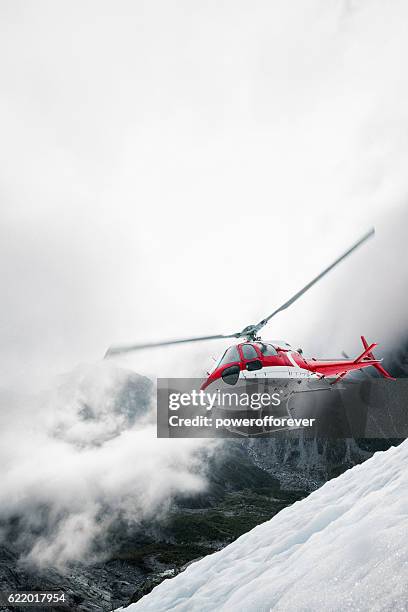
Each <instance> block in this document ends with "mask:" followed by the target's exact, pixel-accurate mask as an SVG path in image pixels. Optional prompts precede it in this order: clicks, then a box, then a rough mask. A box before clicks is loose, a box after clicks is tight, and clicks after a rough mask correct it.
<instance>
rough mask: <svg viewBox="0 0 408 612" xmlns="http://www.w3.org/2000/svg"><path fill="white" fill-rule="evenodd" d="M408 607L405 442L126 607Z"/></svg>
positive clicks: (160, 610)
mask: <svg viewBox="0 0 408 612" xmlns="http://www.w3.org/2000/svg"><path fill="white" fill-rule="evenodd" d="M270 609H272V610H274V611H275V610H279V611H285V612H292V611H293V612H294V611H296V612H299V611H310V612H312V611H313V612H316V611H325V612H326V611H330V612H340V611H341V612H343V611H345V610H353V611H354V610H359V611H360V612H362V611H364V612H365V611H367V612H368V611H370V612H374V611H378V610H381V611H385V610H386V611H391V610H392V611H395V610H407V609H408V441H406V442H404V443H403V444H401V445H400V446H398V447H396V448H391V449H390V450H388V451H386V452H383V453H376V454H375V455H374V457H373V458H372V459H369V460H368V461H367V462H365V463H364V464H362V465H358V466H356V467H354V468H353V469H351V470H349V471H347V472H345V473H344V474H343V475H342V476H340V477H339V478H336V479H334V480H332V481H330V482H328V483H327V484H325V485H324V486H323V487H322V488H320V489H318V490H317V491H315V492H314V493H312V494H311V495H310V496H309V497H307V498H306V499H304V500H302V501H300V502H297V503H295V504H294V505H293V506H291V507H289V508H286V509H284V510H282V511H281V512H280V513H279V514H277V515H276V516H275V517H274V518H273V519H272V520H270V521H268V522H266V523H263V524H262V525H259V526H258V527H256V528H255V529H253V530H252V531H250V532H249V533H247V534H245V535H243V536H242V537H240V538H239V539H238V540H236V541H235V542H234V543H232V544H230V545H229V546H227V547H226V548H224V549H223V550H221V551H219V552H217V553H215V554H213V555H209V556H208V557H205V558H204V559H202V560H200V561H198V562H196V563H194V564H192V565H191V566H190V567H188V568H187V569H186V570H185V571H184V572H183V573H181V574H179V575H178V576H177V577H175V578H173V579H171V580H165V581H164V582H163V583H162V584H160V585H159V586H158V587H156V588H155V589H154V590H153V591H152V592H151V593H150V594H149V595H146V596H145V597H143V598H142V599H141V600H140V601H138V602H137V603H135V604H132V605H131V606H129V607H128V608H126V610H127V612H142V611H143V612H164V611H166V612H168V611H170V610H171V611H172V612H176V611H177V612H181V611H183V612H206V611H208V612H210V611H211V612H215V611H217V612H218V611H227V610H228V611H231V612H232V611H234V612H241V611H242V612H243V611H245V612H261V611H262V612H264V611H265V612H268V611H269V610H270Z"/></svg>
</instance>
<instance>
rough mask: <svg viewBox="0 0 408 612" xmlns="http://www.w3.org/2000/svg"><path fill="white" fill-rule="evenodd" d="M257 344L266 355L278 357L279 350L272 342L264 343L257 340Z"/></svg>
mask: <svg viewBox="0 0 408 612" xmlns="http://www.w3.org/2000/svg"><path fill="white" fill-rule="evenodd" d="M256 344H257V346H258V347H259V350H260V351H261V353H262V355H264V356H265V357H276V355H277V354H278V351H277V350H276V348H275V347H274V346H273V345H272V344H264V343H263V342H257V343H256Z"/></svg>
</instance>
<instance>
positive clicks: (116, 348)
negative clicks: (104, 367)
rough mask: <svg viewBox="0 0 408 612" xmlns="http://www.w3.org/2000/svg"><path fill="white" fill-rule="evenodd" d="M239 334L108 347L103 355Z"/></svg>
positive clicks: (108, 355) (232, 336)
mask: <svg viewBox="0 0 408 612" xmlns="http://www.w3.org/2000/svg"><path fill="white" fill-rule="evenodd" d="M239 337H240V332H237V333H236V334H228V335H224V334H218V335H216V336H197V337H195V338H182V339H180V340H164V341H162V342H147V343H145V344H129V345H124V346H110V347H109V348H108V350H107V351H106V353H105V359H106V358H107V357H111V356H112V355H120V354H121V353H130V352H131V351H138V350H139V349H145V348H153V347H157V346H168V345H169V344H183V343H184V342H199V341H201V340H221V339H223V338H239Z"/></svg>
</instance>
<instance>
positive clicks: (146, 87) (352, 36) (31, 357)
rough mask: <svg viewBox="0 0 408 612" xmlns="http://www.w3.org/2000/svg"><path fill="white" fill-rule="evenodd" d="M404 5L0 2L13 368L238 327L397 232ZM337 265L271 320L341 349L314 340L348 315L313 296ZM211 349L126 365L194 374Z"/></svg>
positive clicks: (0, 326)
mask: <svg viewBox="0 0 408 612" xmlns="http://www.w3.org/2000/svg"><path fill="white" fill-rule="evenodd" d="M407 17H408V6H407V4H406V3H404V2H403V1H402V0H401V1H398V0H391V1H390V2H387V3H384V2H381V1H380V0H370V1H368V0H366V1H360V2H352V1H348V2H340V1H334V0H329V1H327V0H325V1H323V0H313V1H311V2H307V3H306V2H303V1H300V0H298V1H295V2H291V3H288V2H284V1H283V0H282V1H276V2H273V3H271V2H267V1H258V2H252V1H251V2H250V1H249V0H246V1H242V0H241V1H236V0H234V1H232V0H225V1H219V0H218V1H217V2H216V1H215V0H214V1H207V2H191V1H187V0H186V1H181V0H178V1H176V2H171V3H169V2H164V1H160V2H159V1H157V0H153V1H152V0H151V1H149V2H141V1H133V2H123V1H122V2H118V1H115V2H113V1H110V2H100V1H98V2H94V1H92V2H91V1H86V2H82V1H81V2H64V1H54V2H51V1H49V2H44V1H36V2H30V1H28V0H26V1H25V2H19V1H16V0H8V1H7V0H3V2H2V3H1V4H0V57H1V58H2V59H1V61H0V134H1V137H0V202H1V227H0V273H1V278H2V300H1V306H0V307H1V319H0V369H1V372H2V379H3V383H4V385H8V384H11V383H15V382H18V381H21V380H22V379H23V380H24V381H25V384H29V383H31V382H34V383H35V384H37V383H38V382H39V381H41V384H42V383H43V382H44V381H47V380H48V379H49V378H50V377H51V376H53V375H55V374H57V373H59V372H62V371H64V370H69V369H71V368H72V367H74V366H75V364H77V363H78V362H81V361H88V362H92V361H95V360H98V359H99V358H100V357H101V356H102V355H103V354H104V352H105V350H106V348H107V346H108V345H109V344H111V343H118V342H132V341H135V342H138V341H143V340H153V339H161V338H168V337H179V336H181V337H183V336H190V335H195V334H207V333H220V332H221V333H226V332H231V331H235V330H237V329H241V328H242V327H243V326H244V325H247V324H249V323H253V322H255V321H256V320H259V319H260V318H262V317H263V316H264V315H266V314H267V313H268V312H270V311H271V310H273V309H274V308H275V307H276V306H277V305H279V303H281V302H282V301H283V300H285V299H286V298H287V297H288V296H289V295H290V294H291V293H293V292H294V291H296V290H297V289H298V288H299V287H300V286H302V285H303V284H304V283H305V282H307V281H308V280H309V279H310V278H311V277H312V276H313V275H315V274H316V273H318V272H319V271H320V269H321V268H322V267H324V266H325V265H326V264H327V263H329V262H330V261H331V259H333V258H334V257H336V256H337V255H338V254H339V253H340V252H341V251H342V250H343V249H345V248H347V247H348V246H349V244H351V243H352V242H353V241H354V240H355V239H356V238H358V237H359V235H360V234H361V233H363V232H364V231H365V230H366V229H367V228H368V227H370V226H371V225H372V224H375V225H376V226H377V229H378V230H379V235H380V236H381V228H382V227H383V219H384V218H385V217H387V219H388V220H387V223H388V224H391V225H392V223H393V222H395V224H396V227H398V225H399V223H400V222H399V221H398V219H399V217H398V219H397V221H395V217H394V216H393V211H395V210H397V209H398V208H399V209H401V207H403V206H405V200H404V198H405V197H406V192H407V182H408V179H407V175H406V164H407V153H408V139H407V135H408V121H407V119H408V117H407V115H408V110H407V109H408V103H407V102H408V100H407V92H408V87H407V77H406V70H405V69H404V65H405V60H406V57H407V50H408V43H407V39H406V31H405V26H406V20H407ZM387 231H389V232H391V235H392V231H391V230H389V229H388V230H387ZM379 239H380V238H379ZM378 244H381V242H380V243H378ZM366 248H367V249H374V248H376V247H375V246H372V245H370V246H367V247H366ZM377 249H378V247H377ZM371 252H373V250H371ZM367 253H368V251H367ZM359 257H362V255H361V256H360V255H356V256H355V259H354V260H353V261H356V263H355V265H356V266H358V261H357V260H358V258H359ZM393 264H395V262H393V261H392V258H391V260H388V261H387V269H386V270H385V271H384V274H385V276H387V278H388V281H389V283H390V286H391V288H392V287H393V283H392V275H391V280H390V278H389V271H390V270H392V268H393ZM353 265H354V264H353V262H351V261H350V262H348V263H347V264H345V266H347V267H345V272H344V273H343V277H344V274H346V273H347V274H349V275H352V271H353ZM367 272H368V271H367ZM334 274H336V273H334ZM368 275H369V276H370V274H368ZM362 277H363V278H364V271H363V272H362ZM339 278H340V277H338V278H337V281H338V282H340V281H339ZM346 280H347V279H346ZM337 281H336V277H332V278H331V279H328V280H327V282H326V281H325V284H323V283H322V284H321V286H320V287H319V288H316V289H315V290H313V292H312V293H311V294H310V295H309V296H307V297H305V298H303V299H302V302H301V303H299V304H298V306H296V310H295V307H294V308H293V310H292V311H291V312H289V313H286V314H285V315H282V316H280V318H279V319H276V322H275V323H274V324H273V325H271V326H270V328H268V330H267V331H266V332H265V333H266V336H267V335H269V337H272V338H273V337H284V338H287V339H288V340H289V341H291V342H293V343H294V344H295V345H296V344H298V343H299V344H301V343H306V344H307V343H308V342H309V347H310V348H311V349H314V350H315V349H318V348H324V349H325V350H328V351H329V352H332V353H333V352H335V353H337V352H338V350H339V349H340V348H341V347H340V344H339V342H340V340H339V342H338V343H337V345H335V346H333V347H332V350H330V345H328V342H321V341H320V342H318V343H316V342H314V340H313V338H316V336H319V337H325V336H324V334H325V333H328V332H330V330H332V328H333V325H334V319H336V324H338V323H339V319H338V314H339V313H338V312H335V311H334V312H333V311H332V310H330V309H326V308H325V307H322V304H323V305H324V304H326V303H327V300H328V295H329V294H331V295H332V298H333V300H334V303H335V304H336V303H338V299H340V296H341V298H342V299H343V298H344V297H345V287H347V282H346V284H344V283H343V285H342V288H341V290H340V289H339V288H338V287H339V285H338V284H337ZM363 282H364V281H363ZM360 284H361V283H360ZM352 286H353V285H352V284H350V287H352ZM336 291H338V292H339V294H338V299H337V298H336V295H337V294H336ZM374 301H375V300H374ZM359 304H360V306H359V305H358V304H356V308H359V307H360V308H361V301H359ZM340 313H341V310H340ZM356 317H357V320H358V321H359V317H360V319H363V318H364V311H363V310H362V309H361V310H360V311H359V312H357V313H356ZM353 320H354V319H353V318H352V317H349V321H348V325H350V324H351V323H352V321H353ZM373 327H375V326H373ZM370 329H371V328H370ZM352 331H353V334H354V332H355V331H356V333H357V337H358V334H359V333H361V331H360V328H359V329H356V330H354V328H353V329H352ZM362 331H364V330H362ZM339 333H341V328H340V332H339ZM331 337H333V334H332V333H331V332H330V338H331ZM375 339H376V338H374V340H375ZM222 348H223V345H222V344H213V345H211V346H210V345H209V344H208V345H201V346H200V347H197V346H194V347H185V348H182V349H180V348H177V349H167V350H166V351H165V352H155V351H149V352H145V353H143V354H138V355H135V356H134V357H132V359H131V360H130V361H129V360H127V361H126V363H131V365H132V367H134V368H135V369H136V370H137V371H139V372H141V373H148V374H162V375H166V374H169V373H178V374H190V373H201V372H202V368H203V367H204V365H205V363H204V361H205V359H204V358H206V357H207V356H208V355H209V354H216V353H217V352H219V351H220V349H222ZM306 348H307V347H306ZM346 348H348V347H346ZM190 359H193V363H194V365H193V367H191V365H187V364H188V362H189V360H190Z"/></svg>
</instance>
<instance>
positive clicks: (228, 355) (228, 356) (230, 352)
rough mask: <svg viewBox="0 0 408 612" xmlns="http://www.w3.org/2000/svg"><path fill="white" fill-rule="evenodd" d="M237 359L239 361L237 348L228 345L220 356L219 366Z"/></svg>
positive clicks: (234, 361)
mask: <svg viewBox="0 0 408 612" xmlns="http://www.w3.org/2000/svg"><path fill="white" fill-rule="evenodd" d="M237 361H241V359H240V356H239V353H238V349H237V347H236V346H230V347H229V348H228V349H227V350H226V351H225V353H224V355H223V356H222V358H221V361H220V363H219V364H218V365H219V366H221V365H225V364H226V363H236V362H237Z"/></svg>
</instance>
